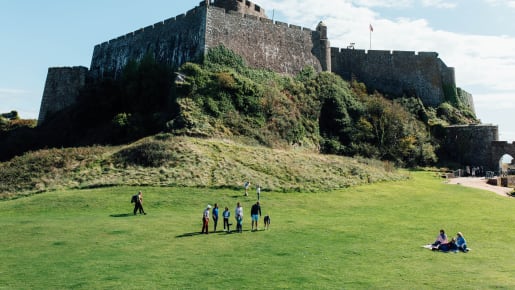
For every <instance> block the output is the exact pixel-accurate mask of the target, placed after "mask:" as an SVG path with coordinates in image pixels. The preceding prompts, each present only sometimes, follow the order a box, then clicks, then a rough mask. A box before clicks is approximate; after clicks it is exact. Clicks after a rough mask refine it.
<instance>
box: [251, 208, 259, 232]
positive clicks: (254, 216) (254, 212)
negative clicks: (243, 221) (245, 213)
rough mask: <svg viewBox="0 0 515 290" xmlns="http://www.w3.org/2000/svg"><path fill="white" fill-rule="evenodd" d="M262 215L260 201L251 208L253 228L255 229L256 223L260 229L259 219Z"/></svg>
mask: <svg viewBox="0 0 515 290" xmlns="http://www.w3.org/2000/svg"><path fill="white" fill-rule="evenodd" d="M260 216H261V206H260V205H259V201H258V202H256V203H255V204H254V205H253V206H252V207H251V208H250V217H251V219H252V230H254V225H256V231H257V230H258V221H259V217H260Z"/></svg>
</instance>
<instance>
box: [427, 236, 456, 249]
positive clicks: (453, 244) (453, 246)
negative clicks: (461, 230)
mask: <svg viewBox="0 0 515 290" xmlns="http://www.w3.org/2000/svg"><path fill="white" fill-rule="evenodd" d="M431 250H433V251H441V252H449V251H453V252H457V251H458V246H456V240H455V239H454V238H452V239H451V241H450V242H448V243H444V244H439V245H437V246H436V247H433V248H432V249H431Z"/></svg>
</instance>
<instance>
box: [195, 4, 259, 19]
mask: <svg viewBox="0 0 515 290" xmlns="http://www.w3.org/2000/svg"><path fill="white" fill-rule="evenodd" d="M204 3H205V2H204ZM208 3H209V5H213V6H216V7H220V8H223V9H225V10H227V11H234V12H238V13H241V14H246V15H253V16H256V17H258V18H268V17H267V16H266V13H265V9H263V8H262V7H261V6H259V5H257V4H255V3H253V2H252V1H246V0H212V1H209V0H208Z"/></svg>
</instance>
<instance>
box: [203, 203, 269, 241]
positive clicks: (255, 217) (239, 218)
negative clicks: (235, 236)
mask: <svg viewBox="0 0 515 290" xmlns="http://www.w3.org/2000/svg"><path fill="white" fill-rule="evenodd" d="M211 208H213V210H212V215H211V217H212V220H213V232H216V227H217V225H218V213H219V212H218V204H216V203H215V205H214V207H212V206H211V205H209V204H208V205H207V207H206V209H204V212H203V213H202V231H201V233H202V234H208V233H209V221H210V218H209V211H210V210H211ZM230 216H231V212H230V211H229V208H228V207H225V210H224V211H223V213H222V217H223V219H224V220H223V221H224V231H227V232H230V226H231V225H232V224H231V223H229V218H230ZM260 216H261V205H260V204H259V201H257V202H256V203H255V204H254V205H252V207H251V209H250V217H251V220H252V231H257V230H258V229H259V228H258V221H259V217H260ZM234 218H235V220H236V232H238V233H241V232H243V207H242V205H241V203H240V202H238V203H237V204H236V208H235V209H234ZM269 225H270V217H269V216H268V215H267V216H265V228H268V226H269Z"/></svg>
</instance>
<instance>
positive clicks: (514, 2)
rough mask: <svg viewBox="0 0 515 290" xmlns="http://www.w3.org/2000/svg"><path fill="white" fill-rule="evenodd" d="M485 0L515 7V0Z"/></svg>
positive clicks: (496, 4) (498, 4)
mask: <svg viewBox="0 0 515 290" xmlns="http://www.w3.org/2000/svg"><path fill="white" fill-rule="evenodd" d="M485 2H486V3H487V4H490V5H493V6H507V7H511V8H515V0H485Z"/></svg>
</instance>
